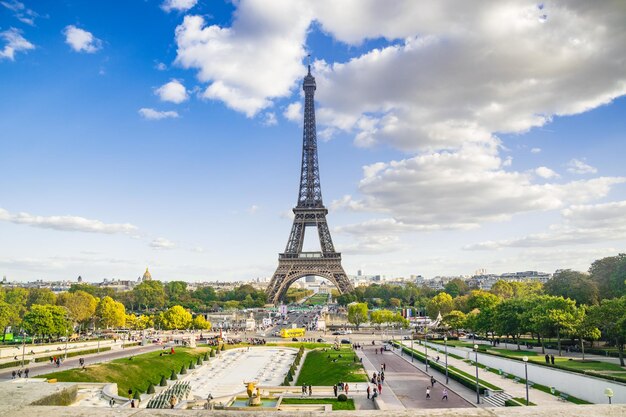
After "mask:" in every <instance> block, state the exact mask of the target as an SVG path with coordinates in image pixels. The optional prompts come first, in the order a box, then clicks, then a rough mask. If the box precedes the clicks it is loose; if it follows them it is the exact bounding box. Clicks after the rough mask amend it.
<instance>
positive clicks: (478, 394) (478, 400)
mask: <svg viewBox="0 0 626 417" xmlns="http://www.w3.org/2000/svg"><path fill="white" fill-rule="evenodd" d="M474 354H475V355H476V356H475V359H474V365H476V404H480V391H479V388H478V345H474Z"/></svg>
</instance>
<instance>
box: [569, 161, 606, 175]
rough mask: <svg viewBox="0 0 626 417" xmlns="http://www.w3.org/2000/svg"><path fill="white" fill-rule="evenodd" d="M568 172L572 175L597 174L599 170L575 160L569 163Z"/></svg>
mask: <svg viewBox="0 0 626 417" xmlns="http://www.w3.org/2000/svg"><path fill="white" fill-rule="evenodd" d="M567 172H569V173H570V174H595V173H596V172H598V170H597V169H596V168H594V167H592V166H591V165H589V164H587V163H586V162H585V161H584V160H580V159H575V158H574V159H572V160H571V161H569V162H568V163H567Z"/></svg>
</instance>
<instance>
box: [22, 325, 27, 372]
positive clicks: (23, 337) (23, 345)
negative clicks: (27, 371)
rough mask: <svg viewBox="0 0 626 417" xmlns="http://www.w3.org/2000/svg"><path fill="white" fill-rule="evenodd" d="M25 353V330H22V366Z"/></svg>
mask: <svg viewBox="0 0 626 417" xmlns="http://www.w3.org/2000/svg"><path fill="white" fill-rule="evenodd" d="M25 353H26V332H25V331H24V330H22V368H23V367H24V355H25Z"/></svg>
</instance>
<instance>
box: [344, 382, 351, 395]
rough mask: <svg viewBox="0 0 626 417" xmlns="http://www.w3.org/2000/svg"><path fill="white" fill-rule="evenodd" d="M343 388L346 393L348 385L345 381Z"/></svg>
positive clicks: (348, 388)
mask: <svg viewBox="0 0 626 417" xmlns="http://www.w3.org/2000/svg"><path fill="white" fill-rule="evenodd" d="M343 390H344V391H345V392H346V395H348V391H349V390H350V387H349V386H348V383H347V382H346V383H345V384H344V386H343Z"/></svg>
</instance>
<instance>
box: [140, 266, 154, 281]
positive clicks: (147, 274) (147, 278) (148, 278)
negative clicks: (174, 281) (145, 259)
mask: <svg viewBox="0 0 626 417" xmlns="http://www.w3.org/2000/svg"><path fill="white" fill-rule="evenodd" d="M142 281H152V275H150V271H148V268H147V267H146V272H144V273H143V278H142Z"/></svg>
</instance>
